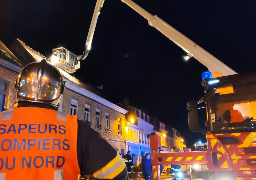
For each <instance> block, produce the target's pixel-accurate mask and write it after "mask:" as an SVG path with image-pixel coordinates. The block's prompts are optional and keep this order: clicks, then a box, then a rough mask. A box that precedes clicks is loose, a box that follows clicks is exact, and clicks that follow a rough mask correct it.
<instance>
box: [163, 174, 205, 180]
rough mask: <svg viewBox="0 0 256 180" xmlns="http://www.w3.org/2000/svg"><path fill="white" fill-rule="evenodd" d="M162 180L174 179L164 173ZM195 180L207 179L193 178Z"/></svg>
mask: <svg viewBox="0 0 256 180" xmlns="http://www.w3.org/2000/svg"><path fill="white" fill-rule="evenodd" d="M161 179H164V180H172V179H173V178H172V177H171V175H170V174H168V175H167V174H165V173H162V174H161ZM192 179H193V180H206V179H203V178H192Z"/></svg>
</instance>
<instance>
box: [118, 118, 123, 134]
mask: <svg viewBox="0 0 256 180" xmlns="http://www.w3.org/2000/svg"><path fill="white" fill-rule="evenodd" d="M118 134H122V119H121V118H119V122H118Z"/></svg>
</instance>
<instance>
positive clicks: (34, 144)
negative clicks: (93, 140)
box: [0, 107, 80, 180]
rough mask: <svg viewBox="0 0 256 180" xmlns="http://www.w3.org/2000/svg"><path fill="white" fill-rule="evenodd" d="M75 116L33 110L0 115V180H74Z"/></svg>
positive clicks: (25, 109) (30, 108) (40, 109)
mask: <svg viewBox="0 0 256 180" xmlns="http://www.w3.org/2000/svg"><path fill="white" fill-rule="evenodd" d="M76 149H77V116H73V115H66V114H63V113H60V112H56V111H54V110H50V109H45V108H36V107H19V108H16V109H14V110H12V111H6V112H2V113H1V112H0V154H1V155H0V180H14V179H19V180H28V179H36V180H73V179H74V180H75V179H77V177H78V174H79V172H80V170H79V167H78V162H77V150H76Z"/></svg>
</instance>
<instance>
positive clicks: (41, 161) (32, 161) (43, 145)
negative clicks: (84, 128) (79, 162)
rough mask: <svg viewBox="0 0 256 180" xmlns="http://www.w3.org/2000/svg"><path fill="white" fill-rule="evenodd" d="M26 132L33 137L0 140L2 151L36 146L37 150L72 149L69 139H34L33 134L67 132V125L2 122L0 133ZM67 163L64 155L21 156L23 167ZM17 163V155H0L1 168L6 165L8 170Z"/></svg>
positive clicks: (53, 165)
mask: <svg viewBox="0 0 256 180" xmlns="http://www.w3.org/2000/svg"><path fill="white" fill-rule="evenodd" d="M23 132H26V133H28V134H31V139H30V138H28V139H2V140H0V152H1V151H9V150H14V151H20V150H28V151H29V150H31V149H32V148H33V149H34V148H36V150H42V151H47V150H64V151H68V150H69V149H70V145H69V143H70V140H69V139H58V138H40V139H34V138H33V134H37V133H39V134H45V133H50V134H60V135H64V134H66V126H65V125H58V126H57V125H55V124H10V126H7V125H6V124H0V135H3V134H8V135H12V134H21V133H23ZM64 164H65V158H64V157H63V156H58V155H52V156H45V157H43V156H35V157H32V156H29V157H22V158H21V168H22V169H24V168H26V167H27V168H31V167H35V168H41V167H46V168H48V167H50V166H51V167H53V168H61V167H62V166H63V165H64ZM15 165H16V157H13V158H12V159H9V158H8V157H6V158H1V156H0V170H1V169H3V168H4V167H5V168H6V169H7V170H12V169H14V168H15Z"/></svg>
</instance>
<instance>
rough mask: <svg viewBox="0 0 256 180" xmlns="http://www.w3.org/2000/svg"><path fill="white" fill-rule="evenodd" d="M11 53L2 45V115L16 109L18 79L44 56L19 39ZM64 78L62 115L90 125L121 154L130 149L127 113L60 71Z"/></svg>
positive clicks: (0, 71)
mask: <svg viewBox="0 0 256 180" xmlns="http://www.w3.org/2000/svg"><path fill="white" fill-rule="evenodd" d="M10 49H11V50H12V51H11V50H9V49H8V48H7V47H6V46H5V45H4V44H3V43H2V42H1V41H0V50H1V51H0V111H3V110H7V109H10V108H12V107H14V106H15V103H16V93H15V79H16V77H17V76H18V74H19V72H20V71H21V69H22V67H23V66H24V65H26V64H28V63H31V62H36V61H40V60H41V59H43V58H44V56H43V55H41V54H40V53H38V52H36V51H35V50H33V49H32V48H30V47H29V46H27V45H26V44H25V43H23V42H22V41H20V40H19V39H16V40H15V42H14V43H13V44H12V45H11V46H10ZM59 70H60V72H61V73H62V75H63V77H64V81H65V82H66V83H65V90H64V93H63V96H62V98H61V99H60V102H59V111H61V112H64V113H66V114H72V115H77V117H78V119H79V120H82V121H85V122H86V123H88V124H89V125H90V126H91V128H93V129H95V130H96V131H98V132H99V133H100V135H101V136H102V137H103V138H104V139H106V140H107V141H108V142H109V143H110V144H111V145H112V146H113V148H115V149H116V150H117V151H118V152H119V153H122V154H124V152H125V148H126V144H125V143H126V142H125V139H126V134H125V130H126V120H125V114H126V113H127V111H126V110H125V109H123V108H122V107H120V106H118V105H116V104H114V103H112V102H110V101H108V100H107V99H105V98H104V97H103V96H102V94H103V93H101V92H102V89H98V88H96V87H94V86H92V85H88V84H85V83H83V82H81V81H80V80H78V79H77V78H75V77H73V76H71V75H70V74H68V73H66V72H64V71H62V70H61V69H59Z"/></svg>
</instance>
